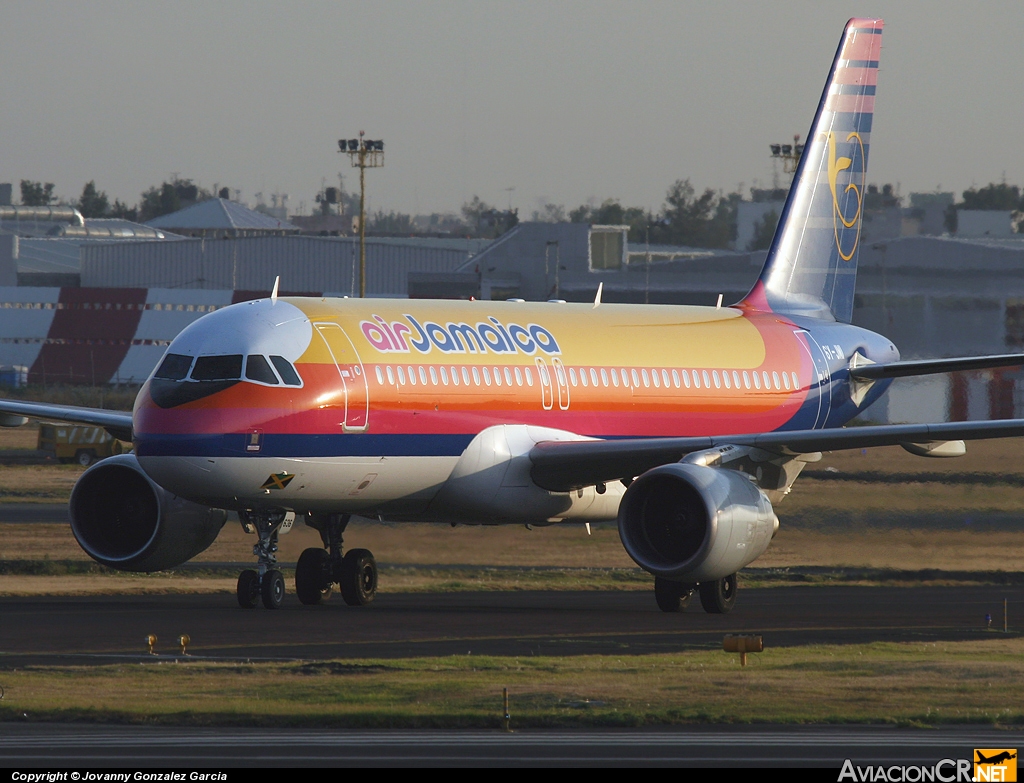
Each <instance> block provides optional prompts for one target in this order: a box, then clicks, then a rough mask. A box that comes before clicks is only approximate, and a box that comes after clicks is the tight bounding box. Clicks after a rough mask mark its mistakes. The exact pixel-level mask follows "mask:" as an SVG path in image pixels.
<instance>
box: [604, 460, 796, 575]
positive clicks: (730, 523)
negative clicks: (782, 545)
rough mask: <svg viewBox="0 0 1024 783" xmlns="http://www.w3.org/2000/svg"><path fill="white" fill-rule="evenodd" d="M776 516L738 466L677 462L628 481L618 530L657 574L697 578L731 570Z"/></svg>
mask: <svg viewBox="0 0 1024 783" xmlns="http://www.w3.org/2000/svg"><path fill="white" fill-rule="evenodd" d="M777 526H778V518H777V517H776V516H775V512H774V511H773V510H772V505H771V502H770V501H769V500H768V498H767V497H766V496H765V494H764V492H762V491H761V490H760V489H758V487H757V486H756V485H755V484H754V483H753V482H752V481H751V480H750V479H749V478H748V477H747V476H746V475H745V474H743V473H740V472H738V471H735V470H727V469H721V468H718V469H716V468H708V467H704V466H702V465H691V464H685V463H675V464H672V465H662V466H661V467H657V468H654V469H653V470H649V471H647V472H646V473H644V474H643V475H642V476H640V477H639V478H638V479H637V480H636V481H634V482H633V483H632V484H630V486H629V489H628V490H626V494H625V495H624V496H623V498H622V503H621V504H620V505H619V537H620V538H621V539H622V545H623V546H624V547H625V548H626V552H628V553H629V556H630V557H632V558H633V560H635V561H636V563H637V565H639V566H640V567H641V568H643V569H645V570H646V571H650V572H651V573H652V574H654V575H655V576H660V577H664V578H666V579H672V580H675V581H679V582H691V583H698V582H703V581H707V580H711V579H721V578H722V577H725V576H728V575H729V574H734V573H736V572H737V571H738V570H740V569H741V568H743V566H745V565H747V564H749V563H751V562H753V561H754V560H756V559H757V558H758V557H760V556H761V555H762V554H763V553H764V551H765V550H766V549H767V548H768V544H769V543H771V540H772V536H773V535H774V533H775V529H776V528H777Z"/></svg>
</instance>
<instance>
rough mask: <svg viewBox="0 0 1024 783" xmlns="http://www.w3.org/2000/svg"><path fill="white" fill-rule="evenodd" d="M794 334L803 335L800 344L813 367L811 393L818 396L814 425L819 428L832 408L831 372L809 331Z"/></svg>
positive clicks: (804, 330) (822, 425) (823, 424)
mask: <svg viewBox="0 0 1024 783" xmlns="http://www.w3.org/2000/svg"><path fill="white" fill-rule="evenodd" d="M796 335H797V336H798V337H799V336H801V335H802V336H803V337H804V340H800V344H801V345H803V346H804V347H805V348H806V350H807V352H808V353H809V354H810V359H811V365H812V366H813V367H814V378H813V379H812V383H811V393H812V394H814V395H815V396H816V397H817V398H818V417H817V419H815V422H814V427H815V429H820V428H821V427H824V426H825V422H826V421H827V419H828V414H829V412H830V411H831V410H832V389H831V373H830V372H829V369H828V361H827V360H826V359H825V354H824V353H823V352H822V350H821V346H820V345H818V341H817V340H815V339H814V337H813V336H811V333H810V332H808V331H807V330H806V329H800V330H798V331H797V332H796Z"/></svg>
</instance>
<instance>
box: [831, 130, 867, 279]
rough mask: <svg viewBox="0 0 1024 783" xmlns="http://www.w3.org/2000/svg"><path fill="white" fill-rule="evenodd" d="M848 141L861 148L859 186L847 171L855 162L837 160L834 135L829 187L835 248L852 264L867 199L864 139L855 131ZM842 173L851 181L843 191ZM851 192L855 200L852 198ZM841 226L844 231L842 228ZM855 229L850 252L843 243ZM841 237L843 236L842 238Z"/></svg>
mask: <svg viewBox="0 0 1024 783" xmlns="http://www.w3.org/2000/svg"><path fill="white" fill-rule="evenodd" d="M846 141H856V142H857V145H858V146H859V147H860V169H861V172H860V179H861V181H860V185H859V186H858V185H857V184H856V183H855V182H854V181H853V178H854V176H855V174H854V172H852V171H847V170H848V169H849V168H850V166H852V165H853V161H852V160H851V159H850V158H847V157H842V158H837V157H836V135H835V133H833V132H829V134H828V186H829V189H830V190H831V191H832V221H833V223H834V226H835V235H836V248H837V249H838V250H839V257H840V258H842V259H843V260H844V261H850V260H851V259H852V258H853V254H854V253H856V252H857V244H858V243H859V242H860V218H861V206H862V204H863V199H864V173H865V168H866V167H865V166H864V141H863V140H862V139H861V137H860V134H859V133H857V132H856V131H854V132H852V133H850V135H849V136H847V137H846ZM842 172H847V173H846V175H845V177H844V178H845V179H847V180H848V182H847V184H846V187H841V186H840V184H839V176H840V174H841V173H842ZM851 192H852V199H851V198H850V196H851ZM840 198H842V200H843V204H840V203H839V202H840ZM854 204H856V206H855V207H854V209H853V214H852V215H851V216H849V217H848V215H849V214H850V211H851V210H850V207H851V206H854ZM840 224H842V227H840ZM848 228H855V231H854V234H853V243H852V244H850V243H849V240H847V245H849V247H848V248H844V247H843V240H844V239H845V238H846V232H845V230H844V229H848ZM840 233H842V234H843V236H842V237H840Z"/></svg>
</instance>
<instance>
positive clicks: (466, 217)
mask: <svg viewBox="0 0 1024 783" xmlns="http://www.w3.org/2000/svg"><path fill="white" fill-rule="evenodd" d="M462 218H463V221H464V222H465V225H466V231H467V233H469V234H475V235H476V236H479V237H490V238H496V237H500V236H501V235H502V234H504V233H505V232H506V231H508V230H509V229H511V228H513V227H514V226H516V225H518V224H519V210H518V209H510V210H508V211H506V210H503V209H497V208H495V207H493V206H491V205H490V204H488V203H487V202H486V201H482V200H481V199H480V197H479V196H473V200H472V201H467V202H466V203H464V204H463V205H462Z"/></svg>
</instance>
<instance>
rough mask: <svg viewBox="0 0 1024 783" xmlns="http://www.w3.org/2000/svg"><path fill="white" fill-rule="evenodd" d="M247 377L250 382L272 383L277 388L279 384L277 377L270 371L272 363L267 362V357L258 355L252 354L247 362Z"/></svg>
mask: <svg viewBox="0 0 1024 783" xmlns="http://www.w3.org/2000/svg"><path fill="white" fill-rule="evenodd" d="M245 377H246V378H248V379H249V380H250V381H258V382H259V383H271V384H274V385H275V386H276V385H277V383H278V380H277V376H276V375H274V371H273V370H271V369H270V362H268V361H267V359H266V357H264V356H260V355H259V354H257V353H254V354H252V355H251V356H250V357H249V358H248V359H246V360H245Z"/></svg>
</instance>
